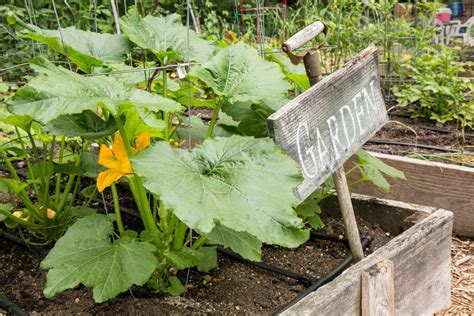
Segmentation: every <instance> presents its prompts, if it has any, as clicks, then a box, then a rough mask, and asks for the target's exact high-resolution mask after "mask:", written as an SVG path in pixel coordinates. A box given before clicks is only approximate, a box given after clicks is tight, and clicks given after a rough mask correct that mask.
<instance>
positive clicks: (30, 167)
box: [5, 126, 40, 197]
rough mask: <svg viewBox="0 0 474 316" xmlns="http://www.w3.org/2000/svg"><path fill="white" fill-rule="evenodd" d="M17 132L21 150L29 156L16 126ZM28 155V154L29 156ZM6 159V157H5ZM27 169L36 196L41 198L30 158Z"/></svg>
mask: <svg viewBox="0 0 474 316" xmlns="http://www.w3.org/2000/svg"><path fill="white" fill-rule="evenodd" d="M15 132H16V134H17V135H18V139H19V141H20V146H21V149H22V150H23V151H24V152H25V154H27V151H26V145H25V143H24V142H23V139H22V137H21V135H20V130H19V129H18V127H16V126H15ZM27 155H28V154H27ZM5 157H6V156H5ZM26 168H27V171H28V176H29V177H30V179H31V180H32V182H33V189H34V191H35V195H36V196H38V197H39V196H40V191H39V188H38V185H37V184H36V179H35V175H34V173H33V167H32V166H31V162H30V159H29V157H26ZM15 174H16V170H15Z"/></svg>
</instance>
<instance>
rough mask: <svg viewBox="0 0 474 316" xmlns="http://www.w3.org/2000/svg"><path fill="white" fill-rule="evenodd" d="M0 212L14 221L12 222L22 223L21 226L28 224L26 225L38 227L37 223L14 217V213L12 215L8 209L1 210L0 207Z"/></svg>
mask: <svg viewBox="0 0 474 316" xmlns="http://www.w3.org/2000/svg"><path fill="white" fill-rule="evenodd" d="M0 214H3V215H4V216H6V217H8V218H9V219H11V220H12V221H14V222H15V223H17V224H18V225H23V226H28V227H34V228H37V227H39V225H38V224H35V223H30V222H28V221H25V220H22V219H20V218H18V217H16V216H15V215H13V214H12V213H10V212H8V211H5V210H1V209H0Z"/></svg>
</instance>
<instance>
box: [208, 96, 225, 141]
mask: <svg viewBox="0 0 474 316" xmlns="http://www.w3.org/2000/svg"><path fill="white" fill-rule="evenodd" d="M221 107H222V100H219V101H218V102H217V106H216V108H215V109H214V112H213V113H212V118H211V122H210V123H209V127H208V128H207V133H206V139H207V138H211V137H212V132H213V131H214V127H215V126H216V123H217V119H218V118H219V112H220V110H221Z"/></svg>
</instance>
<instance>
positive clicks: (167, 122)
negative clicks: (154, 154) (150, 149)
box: [162, 69, 171, 141]
mask: <svg viewBox="0 0 474 316" xmlns="http://www.w3.org/2000/svg"><path fill="white" fill-rule="evenodd" d="M162 73H163V77H162V78H163V97H164V98H166V97H167V95H168V74H167V72H166V69H163V71H162ZM163 117H164V119H165V125H166V128H165V133H164V136H163V137H164V140H165V141H168V140H169V139H170V133H169V131H170V128H171V126H170V114H169V113H168V112H164V111H163Z"/></svg>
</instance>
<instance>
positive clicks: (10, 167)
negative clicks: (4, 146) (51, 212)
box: [4, 155, 42, 222]
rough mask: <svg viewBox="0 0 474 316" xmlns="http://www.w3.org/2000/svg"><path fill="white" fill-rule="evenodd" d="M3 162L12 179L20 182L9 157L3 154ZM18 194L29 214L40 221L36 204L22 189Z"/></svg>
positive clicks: (39, 213) (40, 217)
mask: <svg viewBox="0 0 474 316" xmlns="http://www.w3.org/2000/svg"><path fill="white" fill-rule="evenodd" d="M4 160H5V164H6V165H7V167H8V170H9V171H10V174H11V176H12V177H13V179H15V180H16V181H19V182H21V180H20V177H19V176H18V174H17V172H16V169H15V167H13V165H12V163H11V161H10V159H9V158H8V157H7V156H6V155H5V158H4ZM17 194H18V196H19V197H20V199H21V200H22V202H23V204H25V206H26V208H27V209H28V210H29V211H30V212H31V215H32V216H33V217H34V218H35V219H36V220H38V221H40V222H41V221H42V216H41V212H40V211H39V210H38V209H37V208H36V206H35V205H34V204H33V202H32V201H31V200H30V198H29V197H28V194H27V193H25V192H24V191H20V192H17Z"/></svg>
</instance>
